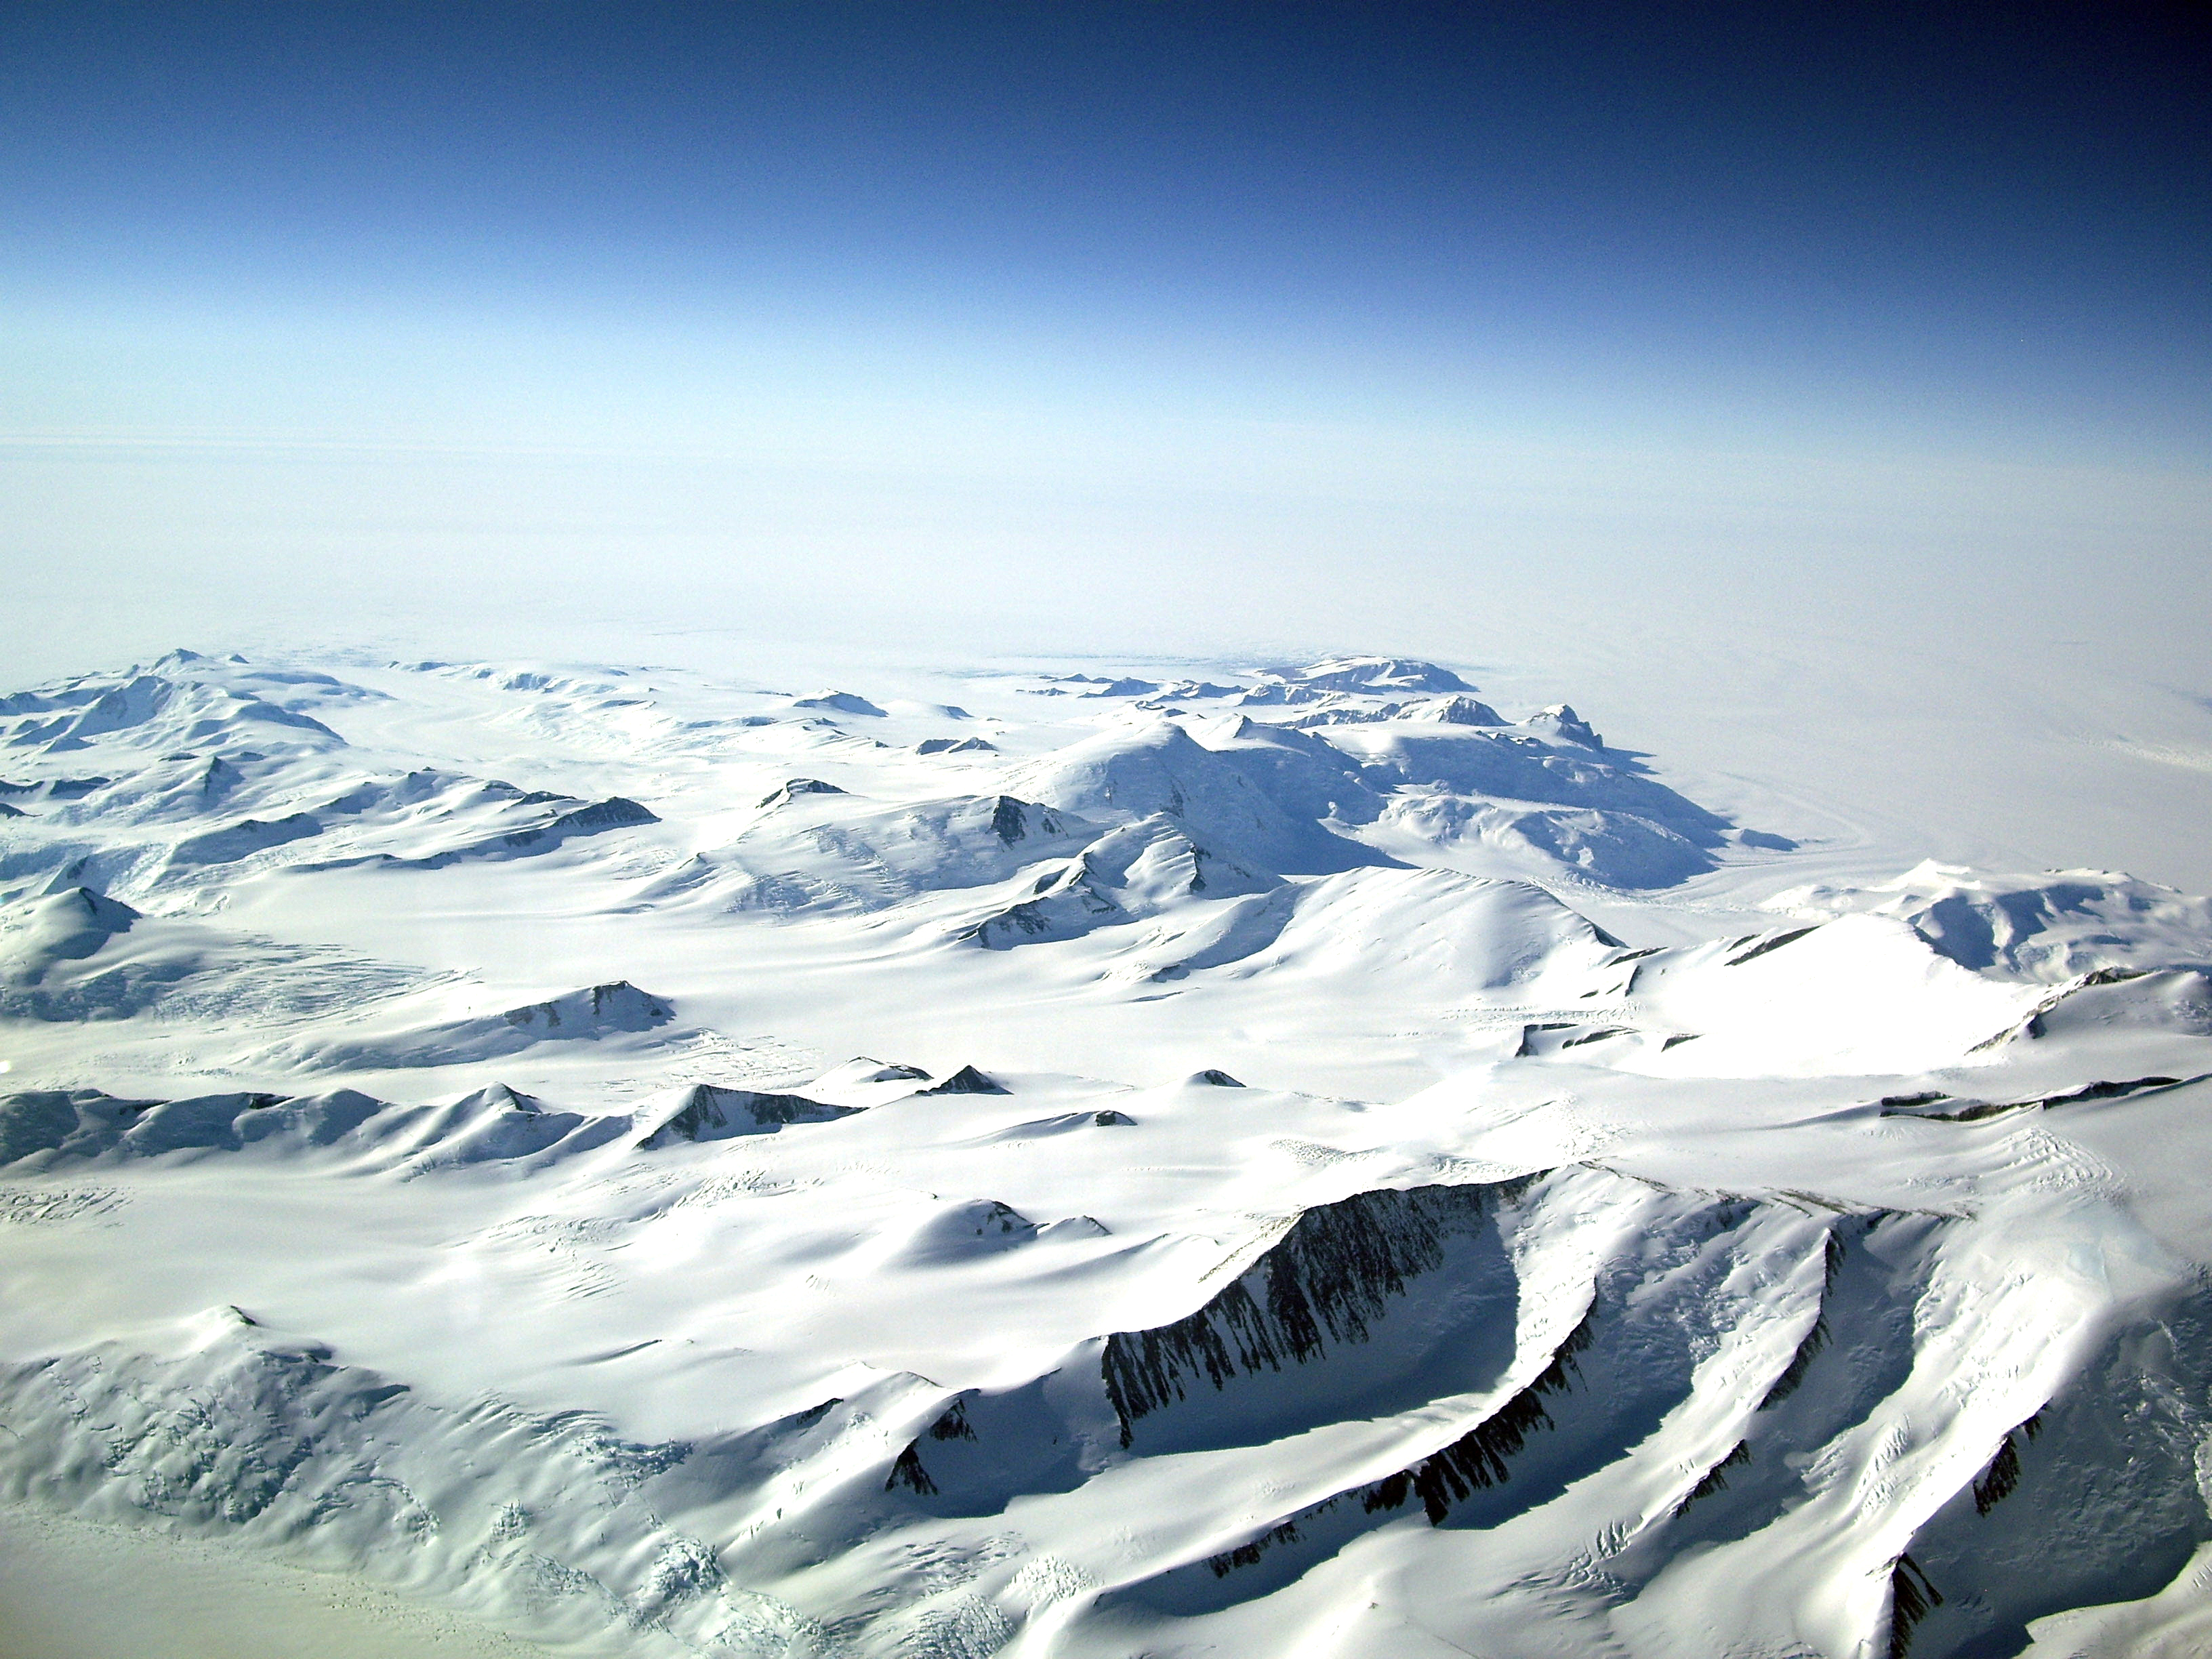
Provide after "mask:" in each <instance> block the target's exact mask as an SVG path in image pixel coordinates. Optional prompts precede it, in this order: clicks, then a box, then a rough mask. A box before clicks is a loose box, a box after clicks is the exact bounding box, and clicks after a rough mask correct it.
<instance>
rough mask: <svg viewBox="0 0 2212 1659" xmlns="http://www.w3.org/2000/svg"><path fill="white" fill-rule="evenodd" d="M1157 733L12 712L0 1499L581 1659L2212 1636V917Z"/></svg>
mask: <svg viewBox="0 0 2212 1659" xmlns="http://www.w3.org/2000/svg"><path fill="white" fill-rule="evenodd" d="M1187 668H1188V671H1177V672H1176V673H1172V674H1167V675H1162V674H1160V673H1158V672H1157V671H1148V672H1136V673H1129V674H1120V675H1116V674H1102V673H1093V672H1091V671H1089V670H1088V669H1085V670H1084V671H1056V672H1054V673H1051V674H1029V675H1017V676H1007V675H981V674H979V675H976V676H973V677H969V678H957V677H955V678H945V677H938V678H929V677H920V676H909V677H906V678H886V679H885V680H884V683H882V684H877V683H875V682H873V681H872V680H870V679H868V678H864V677H862V676H859V675H855V674H852V673H850V672H848V671H843V670H841V671H838V672H836V674H835V675H834V676H829V677H826V678H828V680H829V684H831V685H834V686H836V687H838V688H840V689H837V690H821V691H808V690H793V688H790V687H785V688H781V689H778V688H773V687H766V686H762V687H750V688H748V687H739V686H733V685H729V684H717V683H713V682H708V681H703V680H698V679H694V678H688V677H685V676H682V675H678V674H675V673H672V672H667V671H658V670H646V669H641V668H632V667H624V666H621V665H605V666H592V667H577V666H572V665H485V664H460V665H455V664H415V665H368V664H362V663H354V664H336V663H325V664H312V663H306V662H301V663H285V664H254V663H248V662H245V661H242V660H239V659H211V658H206V657H198V656H194V655H192V654H191V653H176V654H174V655H173V656H172V657H169V658H165V659H162V661H161V662H160V663H157V664H155V665H153V666H152V667H151V668H150V669H132V670H131V671H127V672H125V673H123V674H118V675H111V676H90V677H85V678H82V679H79V680H74V681H70V682H68V683H65V684H59V685H56V686H50V687H45V688H40V689H38V690H33V691H29V692H24V693H20V694H17V695H16V696H13V697H10V698H9V699H6V700H5V702H0V753H4V754H6V755H9V756H12V757H13V758H12V759H10V760H9V762H8V763H7V766H6V768H5V771H6V775H7V777H6V783H5V785H4V792H5V793H4V799H5V801H6V803H7V804H8V805H9V806H11V807H12V808H14V809H15V816H12V817H5V818H4V819H0V1059H4V1060H5V1061H6V1063H7V1066H8V1071H7V1073H6V1076H5V1078H4V1079H0V1243H4V1245H5V1246H6V1247H7V1248H6V1249H5V1251H4V1252H0V1276H4V1277H0V1284H4V1286H5V1295H4V1296H0V1310H4V1311H0V1426H3V1427H4V1429H5V1431H6V1432H5V1433H0V1498H5V1499H6V1500H7V1501H9V1502H10V1503H16V1504H29V1505H37V1506H44V1507H45V1508H47V1509H58V1510H67V1511H70V1512H72V1513H76V1514H79V1515H82V1516H90V1517H94V1518H99V1519H103V1520H118V1519H120V1520H130V1521H132V1522H136V1523H140V1524H145V1525H149V1526H153V1527H155V1528H162V1529H167V1530H169V1531H173V1532H177V1533H179V1534H191V1535H193V1536H195V1537H202V1538H207V1539H220V1540H231V1541H235V1542H236V1543H238V1544H239V1545H240V1547H248V1548H252V1549H257V1550H265V1551H270V1552H274V1553H278V1554H280V1555H282V1556H283V1557H285V1558H287V1559H293V1560H297V1561H302V1562H309V1563H313V1565H317V1566H318V1567H320V1568H323V1569H326V1570H330V1571H340V1572H344V1573H349V1574H355V1575H358V1576H361V1577H366V1578H369V1579H373V1580H375V1581H377V1582H379V1583H384V1584H386V1585H389V1586H392V1587H394V1588H396V1589H400V1590H402V1591H404V1592H405V1593H406V1594H408V1595H413V1596H416V1597H419V1598H422V1599H425V1600H428V1601H435V1602H436V1603H438V1604H440V1605H441V1606H444V1607H449V1608H452V1609H454V1610H457V1611H459V1612H460V1613H465V1614H467V1615H468V1616H470V1617H472V1618H477V1619H480V1620H485V1621H488V1622H489V1623H491V1624H493V1625H495V1626H499V1627H501V1628H502V1629H504V1630H506V1631H508V1632H513V1633H514V1634H516V1635H518V1636H520V1637H523V1638H527V1639H529V1640H532V1641H535V1642H538V1643H540V1644H548V1645H549V1646H551V1647H554V1648H556V1649H562V1650H574V1651H592V1652H599V1653H614V1652H620V1653H625V1654H628V1653H635V1654H639V1655H650V1656H663V1655H667V1656H677V1655H696V1656H727V1655H746V1656H752V1655H778V1656H793V1659H796V1656H802V1655H805V1656H827V1655H851V1656H893V1655H922V1654H927V1655H960V1656H978V1659H980V1656H985V1655H991V1654H1000V1653H1003V1654H1007V1655H1013V1656H1030V1659H1042V1656H1067V1659H1092V1656H1096V1659H1109V1656H1111V1659H1127V1655H1129V1654H1131V1653H1135V1652H1144V1653H1148V1654H1152V1655H1157V1656H1162V1659H1164V1656H1169V1655H1185V1654H1188V1655H1192V1656H1195V1655H1197V1654H1200V1653H1203V1652H1233V1653H1275V1652H1289V1651H1294V1650H1295V1651H1297V1652H1301V1653H1307V1652H1310V1653H1314V1654H1327V1655H1342V1656H1375V1659H1383V1656H1391V1659H1395V1656H1398V1655H1402V1654H1416V1655H1418V1654H1426V1653H1431V1652H1433V1653H1449V1652H1452V1651H1462V1652H1481V1653H1488V1654H1520V1653H1530V1654H1534V1653H1537V1652H1543V1653H1564V1654H1581V1653H1587V1654H1590V1655H1593V1656H1596V1655H1605V1656H1619V1655H1627V1656H1635V1659H1643V1656H1652V1659H1661V1656H1667V1659H1672V1656H1681V1659H1711V1656H1712V1655H1713V1654H1716V1653H1720V1652H1728V1653H1742V1654H1753V1653H1759V1654H1776V1655H1778V1654H1813V1655H1821V1656H1837V1659H1844V1656H1850V1659H1857V1656H1879V1655H1893V1656H1896V1655H1905V1654H1911V1655H1912V1656H1917V1659H1930V1656H1943V1655H1954V1654H1955V1655H1960V1656H1967V1655H1984V1654H2002V1653H2019V1652H2028V1651H2033V1652H2036V1653H2046V1652H2048V1653H2057V1652H2071V1651H2074V1650H2075V1647H2069V1646H2068V1645H2067V1644H2069V1643H2070V1644H2075V1646H2076V1647H2080V1649H2081V1650H2082V1651H2100V1652H2102V1651H2132V1650H2144V1651H2150V1650H2153V1649H2152V1648H2151V1647H2150V1645H2149V1644H2152V1643H2154V1642H2155V1641H2157V1640H2161V1639H2170V1640H2172V1641H2175V1642H2180V1643H2183V1644H2187V1643H2188V1642H2189V1641H2191V1640H2192V1639H2194V1634H2195V1633H2200V1632H2203V1630H2205V1629H2207V1628H2212V1601H2208V1597H2209V1596H2212V1592H2208V1591H2207V1589H2205V1585H2204V1582H2203V1571H2202V1563H2203V1559H2204V1558H2203V1553H2202V1552H2203V1551H2204V1550H2205V1549H2207V1548H2208V1547H2212V1490H2208V1486H2207V1483H2206V1481H2205V1480H2204V1479H2203V1476H2202V1475H2201V1474H2200V1471H2201V1470H2202V1469H2203V1468H2207V1467H2212V1411H2208V1409H2207V1407H2206V1406H2205V1404H2204V1402H2205V1401H2206V1400H2207V1399H2208V1398H2212V1314H2208V1309H2212V1304H2208V1302H2207V1300H2206V1291H2205V1285H2206V1282H2207V1281H2206V1275H2207V1273H2212V1200H2208V1199H2207V1198H2206V1197H2205V1196H2204V1195H2203V1192H2202V1190H2201V1184H2202V1183H2201V1182H2200V1181H2199V1180H2198V1179H2197V1170H2199V1169H2201V1167H2202V1161H2203V1156H2204V1155H2205V1154H2206V1153H2207V1152H2212V1145H2208V1144H2207V1141H2206V1136H2207V1134H2208V1131H2207V1130H2206V1128H2205V1127H2204V1124H2205V1122H2206V1121H2207V1120H2206V1117H2205V1113H2206V1108H2207V1106H2208V1104H2212V1083H2208V1082H2207V1081H2206V1079H2208V1077H2212V977H2208V970H2209V969H2212V909H2208V908H2207V906H2206V903H2205V902H2204V901H2203V900H2201V899H2197V898H2192V897H2190V896H2185V895H2182V894H2178V893H2173V892H2171V891H2169V890H2165V889H2161V888H2157V887H2155V886H2154V885H2152V884H2148V883H2143V882H2141V881H2138V880H2136V879H2135V878H2130V877H2126V876H2124V875H2119V874H2115V873H2111V872H2046V873H2045V874H2044V875H2041V876H2014V875H2004V874H1999V873H1992V872H1974V871H1967V870H1960V869H1954V868H1948V867H1944V866H1933V865H1923V866H1921V867H1919V868H1917V869H1915V870H1911V871H1909V872H1905V873H1904V874H1903V875H1901V876H1900V875H1899V874H1898V873H1897V870H1896V866H1894V865H1892V866H1888V867H1887V868H1883V869H1867V870H1863V871H1855V870H1853V869H1851V868H1850V866H1849V862H1848V859H1847V857H1846V856H1845V850H1844V849H1838V848H1820V847H1808V848H1799V847H1798V846H1797V845H1796V842H1793V841H1792V840H1791V839H1790V838H1789V837H1786V836H1780V835H1777V834H1774V833H1771V832H1770V831H1767V830H1765V829H1762V828H1760V827H1759V826H1758V825H1756V824H1755V823H1743V822H1739V821H1737V820H1736V819H1735V818H1734V817H1729V816H1727V815H1724V814H1723V813H1721V812H1718V811H1713V810H1711V809H1710V808H1708V807H1706V806H1705V805H1699V803H1698V802H1697V801H1695V800H1693V799H1691V798H1690V794H1689V793H1684V791H1683V790H1682V789H1680V788H1678V787H1676V785H1675V783H1674V781H1669V778H1668V775H1667V774H1666V773H1665V772H1664V771H1663V770H1662V769H1661V768H1660V766H1659V765H1658V763H1656V762H1655V761H1654V760H1653V759H1652V758H1651V757H1649V756H1646V755H1644V754H1642V753H1639V752H1637V751H1632V750H1626V749H1622V748H1615V747H1609V746H1607V741H1606V739H1605V738H1601V736H1600V734H1599V732H1597V731H1596V730H1595V728H1594V726H1593V724H1592V722H1591V721H1590V720H1585V719H1584V718H1583V716H1582V715H1581V714H1577V712H1576V710H1575V709H1573V708H1570V707H1567V706H1565V705H1555V706H1553V707H1550V708H1542V709H1536V710H1523V711H1516V710H1514V709H1512V708H1505V709H1504V710H1501V709H1499V708H1493V707H1492V706H1491V705H1490V704H1488V703H1486V702H1481V701H1479V700H1478V698H1477V690H1478V688H1476V687H1474V686H1473V685H1471V684H1468V682H1467V681H1466V680H1465V679H1464V678H1462V677H1461V676H1460V675H1459V674H1458V673H1456V672H1455V671H1452V670H1451V669H1449V668H1446V667H1443V666H1440V665H1433V664H1425V663H1419V662H1413V661H1409V660H1406V659H1392V658H1385V657H1374V658H1338V659H1328V660H1326V661H1323V662H1320V663H1316V664H1313V665H1308V666H1300V667H1276V668H1270V669H1266V670H1261V671H1243V672H1240V671H1237V670H1235V669H1233V668H1231V667H1226V666H1224V665H1187ZM821 683H822V682H820V681H816V682H815V684H821ZM1516 713H1517V714H1518V716H1519V717H1518V718H1515V716H1516ZM507 778H513V779H517V780H520V782H517V783H509V782H507V781H505V780H506V779H507ZM641 987H651V988H650V989H649V990H648V989H644V988H641ZM863 1049H865V1050H866V1051H868V1054H870V1055H890V1056H892V1058H891V1059H890V1060H879V1059H876V1058H872V1057H867V1056H866V1055H864V1056H863V1057H861V1058H857V1059H851V1060H841V1057H842V1056H848V1055H853V1054H855V1053H856V1052H858V1051H860V1050H863ZM1161 1079H1172V1080H1168V1081H1162V1080H1161ZM2122 1472H2124V1474H2123V1473H2122ZM2098 1632H2103V1634H2101V1635H2100V1634H2098ZM2100 1642H2102V1643H2105V1644H2106V1645H2104V1646H2098V1645H2096V1644H2097V1643H2100ZM2130 1643H2132V1644H2136V1647H2134V1648H2130V1646H2129V1645H2128V1644H2130ZM2081 1644H2088V1645H2087V1646H2082V1645H2081ZM2116 1644H2117V1645H2116Z"/></svg>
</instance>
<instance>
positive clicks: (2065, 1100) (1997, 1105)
mask: <svg viewBox="0 0 2212 1659" xmlns="http://www.w3.org/2000/svg"><path fill="white" fill-rule="evenodd" d="M2191 1081H2195V1079H2185V1078H2178V1077H2137V1078H2129V1079H2125V1080H2124V1081H2121V1082H2104V1081H2100V1082H2096V1083H2085V1084H2083V1085H2081V1087H2080V1088H2078V1089H2069V1090H2068V1091H2066V1092H2065V1093H2063V1094H2056V1095H2038V1096H2034V1097H2031V1098H2029V1099H2027V1100H1967V1101H1961V1102H1960V1103H1959V1104H1958V1105H1957V1106H1955V1107H1954V1108H1953V1109H1950V1110H1948V1111H1943V1112H1930V1111H1923V1110H1920V1109H1919V1107H1920V1106H1921V1105H1922V1104H1923V1103H1925V1102H1929V1101H1937V1100H1948V1099H1949V1098H1950V1097H1949V1096H1948V1095H1942V1094H1928V1095H1910V1096H1907V1095H1893V1096H1890V1097H1887V1098H1885V1099H1884V1100H1883V1101H1882V1103H1881V1115H1883V1116H1884V1117H1917V1118H1921V1119H1923V1120H1925V1121H1928V1122H1930V1123H1979V1122H1981V1121H1983V1120H1984V1119H1986V1118H1992V1117H1996V1116H1999V1115H2002V1114H2003V1113H2006V1112H2027V1111H2047V1110H2049V1109H2051V1107H2053V1106H2075V1105H2079V1104H2081V1103H2082V1102H2084V1101H2090V1100H2118V1099H2119V1098H2121V1097H2123V1096H2126V1095H2132V1094H2136V1093H2138V1092H2140V1091H2144V1090H2152V1089H2174V1088H2179V1086H2180V1085H2182V1084H2183V1083H2185V1082H2191Z"/></svg>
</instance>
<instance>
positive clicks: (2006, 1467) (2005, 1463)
mask: <svg viewBox="0 0 2212 1659" xmlns="http://www.w3.org/2000/svg"><path fill="white" fill-rule="evenodd" d="M2042 1432H2043V1417H2042V1414H2041V1413H2037V1414H2036V1415H2035V1416H2033V1417H2031V1418H2029V1419H2027V1421H2026V1422H2025V1423H2022V1424H2020V1425H2017V1426H2016V1427H2014V1428H2010V1429H2008V1430H2006V1431H2005V1437H2004V1438H2003V1439H2002V1441H2000V1442H1999V1443H1998V1444H1997V1449H1996V1455H1993V1456H1992V1457H1991V1458H1990V1461H1989V1463H1988V1465H1987V1467H1985V1468H1984V1469H1983V1470H1982V1472H1981V1474H1979V1475H1978V1477H1976V1479H1975V1481H1974V1511H1975V1513H1976V1514H1978V1515H1987V1514H1988V1513H1989V1512H1990V1510H1993V1509H1995V1508H1996V1506H1997V1505H1998V1504H2002V1503H2003V1502H2004V1500H2005V1499H2006V1498H2009V1497H2011V1496H2012V1494H2013V1491H2014V1489H2015V1487H2017V1486H2019V1485H2020V1446H2019V1443H2018V1440H2017V1439H2016V1438H2015V1437H2026V1438H2027V1439H2029V1440H2033V1439H2034V1438H2035V1437H2036V1436H2037V1435H2039V1434H2040V1433H2042Z"/></svg>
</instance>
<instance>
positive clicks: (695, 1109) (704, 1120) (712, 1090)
mask: <svg viewBox="0 0 2212 1659" xmlns="http://www.w3.org/2000/svg"><path fill="white" fill-rule="evenodd" d="M859 1112H860V1108H859V1107H857V1106H832V1105H829V1104H828V1103H825V1102H823V1101H819V1100H809V1099H807V1098H806V1097H805V1096H804V1095H774V1094H761V1093H758V1092H757V1091H753V1090H750V1089H722V1088H717V1087H716V1086H715V1085H713V1084H711V1083H701V1084H696V1085H693V1086H692V1088H691V1090H690V1092H689V1093H688V1094H686V1095H685V1096H684V1103H683V1104H682V1105H681V1106H679V1107H678V1108H677V1109H676V1111H675V1112H674V1113H673V1114H671V1115H670V1116H669V1117H668V1118H667V1119H666V1120H665V1121H663V1122H662V1123H661V1124H660V1126H659V1127H658V1128H656V1129H655V1130H653V1133H652V1134H650V1135H649V1136H647V1138H646V1139H645V1141H644V1143H643V1144H644V1145H645V1146H647V1147H649V1148H651V1147H659V1146H668V1145H671V1144H672V1143H673V1142H676V1141H678V1140H708V1139H715V1138H716V1134H717V1132H718V1131H723V1130H732V1131H734V1132H735V1133H739V1134H743V1133H746V1132H747V1131H748V1129H752V1130H759V1129H769V1128H776V1127H781V1126H783V1125H785V1124H788V1123H827V1122H829V1121H832V1120H834V1119H836V1118H841V1117H853V1116H856V1115H858V1114H859Z"/></svg>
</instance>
